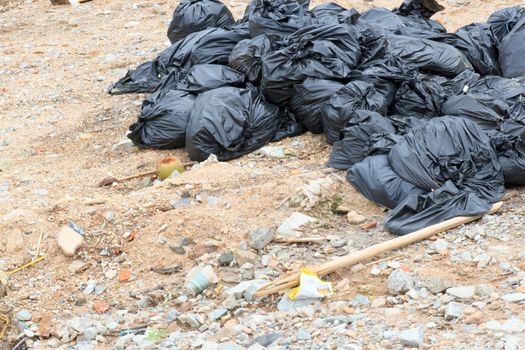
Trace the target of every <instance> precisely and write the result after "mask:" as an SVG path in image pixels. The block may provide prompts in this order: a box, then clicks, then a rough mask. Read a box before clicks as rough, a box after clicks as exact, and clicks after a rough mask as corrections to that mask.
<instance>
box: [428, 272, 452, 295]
mask: <svg viewBox="0 0 525 350" xmlns="http://www.w3.org/2000/svg"><path fill="white" fill-rule="evenodd" d="M424 285H425V287H426V288H427V289H428V290H429V291H431V292H432V293H434V294H438V293H442V292H444V291H445V290H447V288H449V287H450V286H451V284H450V282H447V281H445V280H444V279H442V278H441V277H437V276H431V277H430V278H429V279H428V280H426V281H425V283H424Z"/></svg>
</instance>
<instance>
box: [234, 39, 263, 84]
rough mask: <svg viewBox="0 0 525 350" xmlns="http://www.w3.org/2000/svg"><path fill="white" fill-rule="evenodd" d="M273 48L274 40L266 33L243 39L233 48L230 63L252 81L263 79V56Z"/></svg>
mask: <svg viewBox="0 0 525 350" xmlns="http://www.w3.org/2000/svg"><path fill="white" fill-rule="evenodd" d="M271 50H272V42H271V41H270V38H269V37H268V36H266V35H259V36H257V37H255V38H253V39H245V40H241V41H240V42H239V43H238V44H237V45H236V46H235V47H234V48H233V50H232V52H231V54H230V57H229V59H228V65H229V66H230V67H232V68H233V69H236V70H238V71H239V72H242V73H244V74H246V76H247V77H248V80H249V81H251V82H259V81H260V79H261V64H262V57H263V56H264V55H266V54H268V53H269V52H270V51H271Z"/></svg>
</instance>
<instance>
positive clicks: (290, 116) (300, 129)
mask: <svg viewBox="0 0 525 350" xmlns="http://www.w3.org/2000/svg"><path fill="white" fill-rule="evenodd" d="M279 115H280V119H279V128H278V130H277V133H276V134H275V136H274V137H273V139H272V141H281V140H282V139H285V138H287V137H295V136H299V135H302V134H304V133H305V132H306V129H305V128H304V126H302V125H301V123H299V122H298V121H297V117H296V116H295V114H294V113H293V112H292V111H291V110H290V109H289V108H288V107H284V108H281V109H280V111H279Z"/></svg>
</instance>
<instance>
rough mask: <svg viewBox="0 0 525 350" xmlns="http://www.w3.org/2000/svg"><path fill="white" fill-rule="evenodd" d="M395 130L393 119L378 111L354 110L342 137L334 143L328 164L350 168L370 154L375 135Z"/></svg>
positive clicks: (340, 167)
mask: <svg viewBox="0 0 525 350" xmlns="http://www.w3.org/2000/svg"><path fill="white" fill-rule="evenodd" d="M395 132H396V129H395V128H394V126H393V125H392V123H391V121H390V120H389V119H388V118H385V117H383V116H382V115H381V114H379V113H377V112H373V111H355V112H353V113H352V114H351V116H350V119H349V120H348V122H347V123H346V125H345V128H344V129H343V130H342V131H341V135H342V137H341V139H340V140H338V141H336V142H334V144H333V147H332V153H331V154H330V159H329V161H328V166H329V167H331V168H334V169H341V170H346V169H348V168H350V167H351V166H352V165H354V164H357V163H359V162H361V161H362V160H363V159H365V157H367V156H368V155H369V154H370V153H369V151H370V147H371V145H372V144H373V141H372V136H373V135H381V136H382V137H384V136H385V135H388V134H393V133H395Z"/></svg>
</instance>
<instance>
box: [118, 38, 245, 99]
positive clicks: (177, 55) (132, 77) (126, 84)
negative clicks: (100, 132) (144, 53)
mask: <svg viewBox="0 0 525 350" xmlns="http://www.w3.org/2000/svg"><path fill="white" fill-rule="evenodd" d="M247 36H248V34H247V33H245V32H243V31H242V30H236V29H234V30H225V29H220V28H211V29H205V30H202V31H200V32H195V33H192V34H190V35H188V36H187V37H186V38H185V39H183V40H179V41H177V42H176V43H175V44H173V45H171V46H170V47H168V48H167V49H165V50H164V51H162V52H161V53H160V55H159V56H158V57H157V58H156V59H155V60H154V61H150V62H146V63H143V64H141V65H140V66H139V67H138V68H137V69H135V70H132V71H129V72H128V73H127V74H126V76H125V77H124V78H122V79H120V80H119V81H118V82H116V83H115V84H114V85H113V86H112V87H110V89H109V91H108V92H109V93H110V94H121V93H130V92H152V91H155V89H156V88H157V87H158V85H159V84H160V83H161V80H162V78H163V77H164V76H166V75H167V74H168V73H169V72H170V71H172V70H173V69H179V70H189V69H190V68H191V67H193V66H194V65H196V64H201V63H217V64H227V63H228V57H229V56H230V53H231V51H232V50H233V48H234V46H235V45H237V43H238V42H239V41H241V40H243V39H246V38H247Z"/></svg>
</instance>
